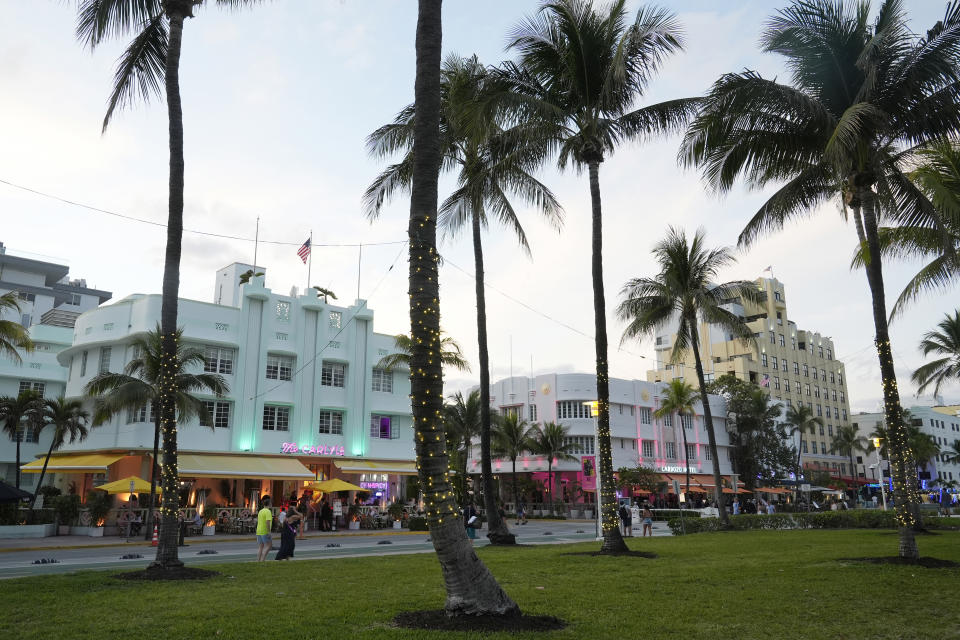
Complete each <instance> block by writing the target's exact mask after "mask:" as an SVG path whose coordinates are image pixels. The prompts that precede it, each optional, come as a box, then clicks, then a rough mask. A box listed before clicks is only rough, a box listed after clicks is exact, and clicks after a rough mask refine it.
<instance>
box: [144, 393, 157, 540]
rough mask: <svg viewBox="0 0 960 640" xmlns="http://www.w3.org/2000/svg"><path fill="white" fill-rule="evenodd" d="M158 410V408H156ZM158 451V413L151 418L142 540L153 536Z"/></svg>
mask: <svg viewBox="0 0 960 640" xmlns="http://www.w3.org/2000/svg"><path fill="white" fill-rule="evenodd" d="M157 409H159V407H158V408H157ZM159 449H160V411H159V410H157V411H155V415H154V416H153V458H152V459H151V460H150V502H149V503H148V505H147V506H148V507H149V508H148V509H147V519H146V526H144V532H143V539H144V540H149V539H150V537H151V536H152V535H153V509H154V505H155V504H156V500H157V466H158V465H157V455H158V452H159Z"/></svg>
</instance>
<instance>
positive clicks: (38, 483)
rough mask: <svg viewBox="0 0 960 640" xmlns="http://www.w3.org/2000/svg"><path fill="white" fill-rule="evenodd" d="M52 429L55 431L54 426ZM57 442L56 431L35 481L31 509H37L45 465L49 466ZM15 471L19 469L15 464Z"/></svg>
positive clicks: (45, 469) (45, 471) (45, 470)
mask: <svg viewBox="0 0 960 640" xmlns="http://www.w3.org/2000/svg"><path fill="white" fill-rule="evenodd" d="M54 429H57V427H56V426H54ZM56 442H57V433H56V431H55V432H54V434H53V440H51V441H50V448H49V449H47V457H46V458H44V459H43V469H41V470H40V479H39V480H37V490H36V491H34V492H33V503H32V504H31V505H30V508H31V509H36V507H37V495H39V492H40V487H42V486H43V477H44V476H45V475H47V465H48V464H50V456H51V454H53V445H54V444H56ZM17 469H20V464H19V463H18V464H17Z"/></svg>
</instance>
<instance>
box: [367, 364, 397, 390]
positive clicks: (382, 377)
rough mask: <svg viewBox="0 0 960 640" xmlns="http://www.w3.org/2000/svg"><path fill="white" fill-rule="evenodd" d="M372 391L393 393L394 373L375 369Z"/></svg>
mask: <svg viewBox="0 0 960 640" xmlns="http://www.w3.org/2000/svg"><path fill="white" fill-rule="evenodd" d="M372 389H373V391H381V392H383V393H393V371H390V370H388V369H378V368H376V367H374V369H373V386H372Z"/></svg>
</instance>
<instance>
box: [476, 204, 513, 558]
mask: <svg viewBox="0 0 960 640" xmlns="http://www.w3.org/2000/svg"><path fill="white" fill-rule="evenodd" d="M472 217H473V261H474V271H475V273H476V288H477V347H478V348H479V351H480V475H481V484H482V485H483V506H484V509H485V510H486V512H487V537H488V538H489V539H490V542H492V543H494V544H516V543H517V538H516V536H514V535H513V534H512V533H510V531H509V530H508V529H507V523H506V522H504V521H503V520H502V519H501V518H500V512H499V510H498V509H497V499H496V496H494V495H493V468H492V467H491V464H490V355H489V353H488V352H487V298H486V292H485V291H484V288H483V244H482V242H481V240H480V215H479V211H478V210H475V211H474V214H473V216H472Z"/></svg>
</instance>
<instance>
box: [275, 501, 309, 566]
mask: <svg viewBox="0 0 960 640" xmlns="http://www.w3.org/2000/svg"><path fill="white" fill-rule="evenodd" d="M302 521H303V514H301V513H300V511H298V510H297V505H296V503H294V502H291V503H290V506H289V507H287V517H286V518H284V520H283V524H281V525H280V550H279V551H278V552H277V557H276V558H275V559H276V560H289V559H290V558H292V557H293V550H294V547H296V545H297V528H298V527H299V526H300V523H301V522H302Z"/></svg>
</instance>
